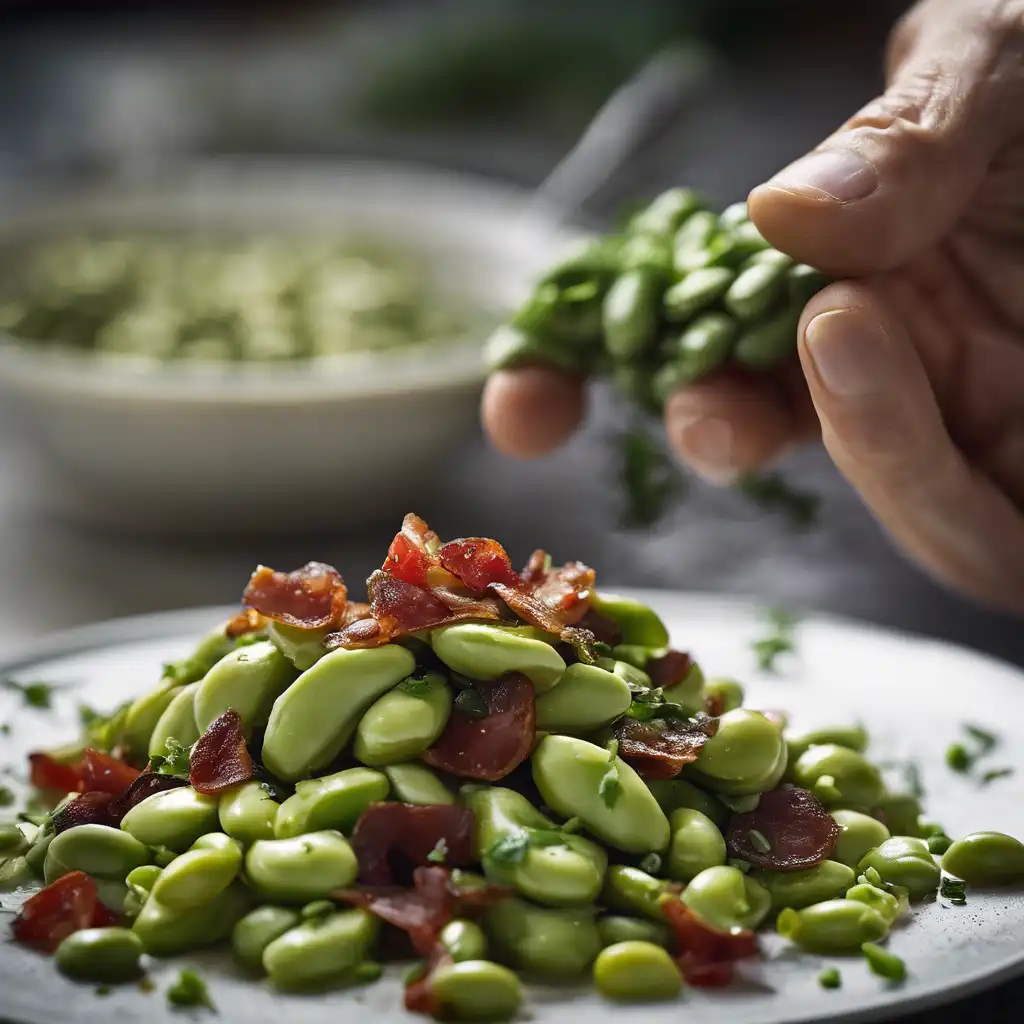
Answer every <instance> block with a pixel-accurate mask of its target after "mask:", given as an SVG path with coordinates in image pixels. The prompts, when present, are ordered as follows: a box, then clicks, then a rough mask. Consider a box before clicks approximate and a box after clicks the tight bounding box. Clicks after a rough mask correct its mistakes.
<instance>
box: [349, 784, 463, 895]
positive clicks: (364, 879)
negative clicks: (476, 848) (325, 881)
mask: <svg viewBox="0 0 1024 1024" xmlns="http://www.w3.org/2000/svg"><path fill="white" fill-rule="evenodd" d="M442 840H443V841H444V847H443V849H444V862H445V864H447V865H449V866H452V867H466V866H467V865H469V864H471V863H472V861H473V812H472V811H470V810H468V809H467V808H465V807H455V806H453V805H449V804H426V805H419V806H417V805H414V804H398V803H378V804H371V805H370V806H369V807H368V808H367V809H366V810H365V811H364V812H363V813H362V815H360V817H359V820H358V821H357V822H356V827H355V829H354V830H353V832H352V849H353V850H354V851H355V855H356V859H357V860H358V861H359V881H360V882H361V883H362V884H363V885H392V884H393V883H394V882H395V876H394V866H395V865H394V864H393V863H392V858H397V859H399V860H401V861H404V862H405V863H406V864H407V865H408V864H412V865H413V866H416V867H426V866H428V865H429V864H430V859H429V855H430V853H431V851H433V850H434V849H435V848H436V847H437V845H438V844H439V843H440V842H441V841H442Z"/></svg>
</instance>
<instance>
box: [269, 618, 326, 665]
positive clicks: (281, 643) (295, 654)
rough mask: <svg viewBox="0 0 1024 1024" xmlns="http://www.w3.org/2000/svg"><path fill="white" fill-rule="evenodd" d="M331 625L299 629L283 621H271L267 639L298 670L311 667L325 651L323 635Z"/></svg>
mask: <svg viewBox="0 0 1024 1024" xmlns="http://www.w3.org/2000/svg"><path fill="white" fill-rule="evenodd" d="M330 631H331V627H329V626H325V627H324V628H323V629H300V628H299V627H298V626H289V625H286V624H285V623H283V622H272V623H271V624H270V629H268V630H267V639H268V640H269V641H270V642H271V643H272V644H273V645H274V646H275V647H276V648H277V649H278V650H279V651H280V652H281V653H282V654H283V655H284V656H285V657H286V658H287V659H288V660H289V661H290V662H291V663H292V664H293V665H294V666H295V667H296V668H297V669H298V670H299V671H300V672H305V671H306V669H307V668H312V667H313V666H314V665H315V664H316V663H317V662H318V661H319V660H320V659H321V658H322V657H323V656H324V655H325V654H326V653H327V648H326V647H325V646H324V637H325V636H327V634H328V633H329V632H330Z"/></svg>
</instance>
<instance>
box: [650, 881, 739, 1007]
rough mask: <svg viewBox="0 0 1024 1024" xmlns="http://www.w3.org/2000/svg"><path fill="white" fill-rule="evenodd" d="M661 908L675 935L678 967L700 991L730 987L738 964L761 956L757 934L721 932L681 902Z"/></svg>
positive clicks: (667, 901)
mask: <svg viewBox="0 0 1024 1024" xmlns="http://www.w3.org/2000/svg"><path fill="white" fill-rule="evenodd" d="M661 908H662V913H664V915H665V917H666V918H667V920H668V923H669V927H670V928H671V929H672V932H673V934H674V935H675V939H676V950H677V955H676V963H677V964H678V965H679V969H680V970H681V971H682V973H683V977H684V978H686V980H687V982H689V984H691V985H694V986H696V987H697V988H720V987H722V986H723V985H728V984H729V983H730V982H731V981H732V976H733V965H734V964H735V963H736V961H737V960H745V959H747V958H749V957H755V956H757V955H758V952H759V951H758V948H757V938H756V937H755V935H754V933H753V932H750V931H737V932H720V931H718V930H717V929H715V928H712V927H711V926H710V925H708V924H706V923H705V922H704V921H703V920H701V918H699V917H698V916H697V915H696V914H695V913H693V911H692V910H690V908H689V907H687V906H686V904H685V903H683V902H682V900H679V899H664V900H663V901H662V904H661Z"/></svg>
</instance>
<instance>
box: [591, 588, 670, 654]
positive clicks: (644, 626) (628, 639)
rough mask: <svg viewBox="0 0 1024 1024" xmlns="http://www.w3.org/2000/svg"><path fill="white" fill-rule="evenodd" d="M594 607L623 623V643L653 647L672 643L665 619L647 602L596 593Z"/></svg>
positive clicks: (621, 625) (593, 598)
mask: <svg viewBox="0 0 1024 1024" xmlns="http://www.w3.org/2000/svg"><path fill="white" fill-rule="evenodd" d="M590 607H591V608H592V609H593V610H594V611H595V612H597V613H598V614H599V615H603V616H604V617H605V618H606V619H611V620H612V622H614V623H615V625H617V626H618V627H619V633H620V634H621V635H620V637H619V643H620V644H630V645H633V646H638V647H652V648H660V647H667V646H668V641H669V636H668V629H667V628H666V627H665V623H664V622H662V621H661V619H660V618H659V617H658V615H657V614H656V613H655V612H654V611H653V610H652V609H650V608H648V607H647V605H645V604H643V602H641V601H637V600H635V599H634V598H632V597H621V596H620V595H618V594H603V593H594V594H592V595H591V598H590Z"/></svg>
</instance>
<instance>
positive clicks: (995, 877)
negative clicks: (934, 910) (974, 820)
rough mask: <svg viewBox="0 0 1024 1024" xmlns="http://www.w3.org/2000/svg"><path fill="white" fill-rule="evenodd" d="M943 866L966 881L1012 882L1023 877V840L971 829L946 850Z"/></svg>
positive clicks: (986, 883) (979, 882)
mask: <svg viewBox="0 0 1024 1024" xmlns="http://www.w3.org/2000/svg"><path fill="white" fill-rule="evenodd" d="M942 867H943V868H944V869H945V870H946V871H948V872H949V873H950V874H951V875H956V876H957V878H962V879H963V880H964V881H965V882H967V883H968V885H981V886H984V885H1015V884H1016V883H1018V882H1020V881H1022V880H1024V844H1021V842H1020V841H1019V840H1017V839H1014V838H1013V836H1008V835H1005V834H1004V833H1002V832H972V833H971V834H970V835H967V836H964V837H963V839H958V840H956V842H955V843H953V845H952V846H951V847H950V848H949V849H948V850H947V851H946V853H945V854H944V856H943V858H942Z"/></svg>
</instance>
